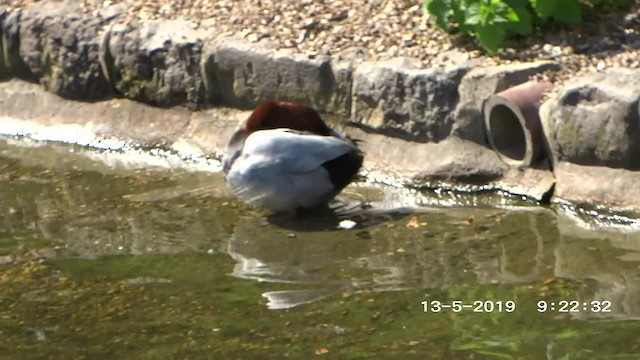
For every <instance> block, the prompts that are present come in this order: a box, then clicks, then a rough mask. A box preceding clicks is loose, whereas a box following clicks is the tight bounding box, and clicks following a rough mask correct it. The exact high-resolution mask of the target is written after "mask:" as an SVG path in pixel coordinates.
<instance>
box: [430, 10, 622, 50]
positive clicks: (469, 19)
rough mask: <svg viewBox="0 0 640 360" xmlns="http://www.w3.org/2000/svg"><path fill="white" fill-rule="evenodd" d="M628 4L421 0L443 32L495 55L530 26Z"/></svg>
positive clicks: (530, 29) (573, 21) (528, 31)
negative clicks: (462, 35)
mask: <svg viewBox="0 0 640 360" xmlns="http://www.w3.org/2000/svg"><path fill="white" fill-rule="evenodd" d="M632 2H633V1H632V0H423V1H422V3H423V6H424V10H425V12H427V13H428V14H430V16H431V18H432V20H433V21H434V22H435V23H436V25H438V26H439V27H441V28H443V29H444V30H446V31H449V32H452V31H455V30H458V31H461V32H463V33H466V34H472V35H473V36H475V38H476V39H477V40H478V42H479V43H480V45H481V46H482V47H483V48H484V49H485V50H486V51H487V52H488V53H495V52H496V51H497V50H498V49H499V48H500V45H501V44H502V42H503V41H504V40H505V39H506V38H508V37H510V36H514V35H524V36H526V35H530V34H531V33H532V32H533V26H534V24H541V25H545V24H549V23H554V22H555V23H560V24H567V25H575V24H578V23H580V22H582V13H583V8H584V7H590V8H594V7H598V8H603V9H617V8H621V7H628V6H630V5H631V4H632Z"/></svg>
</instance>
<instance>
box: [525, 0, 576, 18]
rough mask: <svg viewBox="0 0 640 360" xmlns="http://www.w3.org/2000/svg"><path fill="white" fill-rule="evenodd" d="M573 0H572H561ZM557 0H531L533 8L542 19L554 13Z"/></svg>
mask: <svg viewBox="0 0 640 360" xmlns="http://www.w3.org/2000/svg"><path fill="white" fill-rule="evenodd" d="M561 1H573V0H561ZM557 3H558V0H531V6H532V7H533V10H534V11H535V12H536V14H538V16H539V17H540V18H541V19H542V20H546V19H549V18H550V17H552V16H553V15H554V14H555V13H556V5H557Z"/></svg>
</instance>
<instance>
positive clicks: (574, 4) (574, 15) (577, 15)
mask: <svg viewBox="0 0 640 360" xmlns="http://www.w3.org/2000/svg"><path fill="white" fill-rule="evenodd" d="M556 4H557V5H556V7H557V8H556V13H555V16H554V17H555V18H556V19H557V20H558V21H560V22H563V23H565V24H569V25H574V24H578V23H580V22H582V11H581V9H580V3H578V0H563V1H558V2H557V3H556Z"/></svg>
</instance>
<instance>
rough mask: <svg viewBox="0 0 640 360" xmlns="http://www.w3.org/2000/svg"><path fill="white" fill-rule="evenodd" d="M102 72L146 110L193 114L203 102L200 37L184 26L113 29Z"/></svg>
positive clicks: (187, 24) (159, 24) (149, 24)
mask: <svg viewBox="0 0 640 360" xmlns="http://www.w3.org/2000/svg"><path fill="white" fill-rule="evenodd" d="M105 36H106V37H107V38H106V39H105V40H104V42H106V43H107V44H108V47H107V49H106V53H105V57H106V60H105V61H104V67H106V73H107V74H108V78H109V81H110V82H111V84H112V85H113V86H114V88H115V89H116V90H117V91H118V92H119V93H120V94H122V95H123V96H124V97H127V98H129V99H134V100H137V101H141V102H144V103H147V104H151V105H156V106H162V107H169V106H175V105H185V106H187V107H189V108H192V109H195V108H199V107H201V106H202V105H203V104H205V102H206V97H205V91H204V84H203V82H202V79H201V77H200V65H199V64H200V56H201V50H202V45H203V39H204V38H205V37H206V33H205V32H204V31H201V30H196V29H194V28H193V26H192V24H191V23H190V22H188V21H185V20H164V21H148V22H145V23H143V24H140V23H130V24H128V25H114V26H113V27H112V28H111V29H110V31H109V33H108V34H106V35H105Z"/></svg>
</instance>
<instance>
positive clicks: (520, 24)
mask: <svg viewBox="0 0 640 360" xmlns="http://www.w3.org/2000/svg"><path fill="white" fill-rule="evenodd" d="M513 10H514V11H515V12H516V13H517V14H518V21H517V22H511V23H509V24H508V25H507V30H508V31H509V32H510V33H513V34H519V35H529V34H531V33H532V32H533V17H532V16H531V12H529V9H527V8H526V7H525V6H522V7H521V6H516V7H514V8H513Z"/></svg>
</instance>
